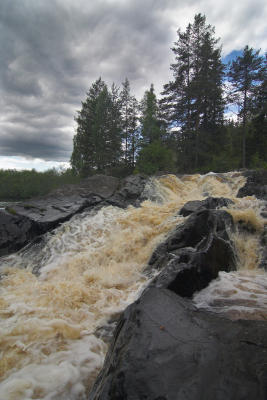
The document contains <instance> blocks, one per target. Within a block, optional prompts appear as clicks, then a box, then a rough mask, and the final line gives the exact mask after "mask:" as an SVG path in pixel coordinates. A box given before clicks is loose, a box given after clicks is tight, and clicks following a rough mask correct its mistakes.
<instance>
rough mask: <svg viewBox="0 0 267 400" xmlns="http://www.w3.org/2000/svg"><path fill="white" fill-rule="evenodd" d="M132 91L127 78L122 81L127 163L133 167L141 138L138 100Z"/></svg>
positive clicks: (122, 111) (124, 139) (123, 131)
mask: <svg viewBox="0 0 267 400" xmlns="http://www.w3.org/2000/svg"><path fill="white" fill-rule="evenodd" d="M130 92H131V90H130V83H129V80H128V79H127V78H126V79H125V81H124V82H123V83H122V91H121V93H120V102H121V119H122V138H123V147H124V160H125V164H126V165H127V166H130V167H132V168H133V167H134V165H135V158H136V153H137V147H138V146H137V144H138V139H139V131H138V102H137V100H136V98H135V97H134V96H132V95H131V93H130Z"/></svg>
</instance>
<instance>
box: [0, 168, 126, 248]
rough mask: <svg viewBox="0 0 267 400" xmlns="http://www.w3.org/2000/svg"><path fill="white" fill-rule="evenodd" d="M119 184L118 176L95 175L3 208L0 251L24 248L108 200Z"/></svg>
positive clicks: (0, 225) (0, 215)
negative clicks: (63, 223)
mask: <svg viewBox="0 0 267 400" xmlns="http://www.w3.org/2000/svg"><path fill="white" fill-rule="evenodd" d="M118 186H119V179H118V178H114V177H112V176H105V175H95V176H92V177H89V178H87V179H84V180H83V181H82V182H81V183H80V184H78V185H66V186H64V187H62V188H60V189H57V190H55V191H54V192H52V193H50V194H49V195H46V196H44V197H41V198H34V199H31V200H28V201H25V202H21V203H18V204H14V205H13V206H12V207H9V208H7V210H6V211H5V212H1V211H0V255H5V254H9V253H11V252H14V251H17V250H19V249H21V248H22V247H23V246H25V245H26V244H28V243H29V241H31V240H33V239H34V238H35V237H36V236H38V235H41V234H44V233H45V232H48V231H50V230H52V229H54V228H56V227H57V226H58V225H59V224H60V223H62V222H65V221H67V220H69V219H70V218H71V217H72V216H73V215H75V214H77V213H80V212H82V211H84V210H85V209H87V210H88V209H91V208H92V207H95V206H97V205H100V204H102V205H106V204H108V203H106V202H105V201H106V199H108V198H109V197H111V196H112V195H113V193H114V192H115V191H116V190H117V188H118ZM8 210H9V212H8ZM9 225H10V226H9Z"/></svg>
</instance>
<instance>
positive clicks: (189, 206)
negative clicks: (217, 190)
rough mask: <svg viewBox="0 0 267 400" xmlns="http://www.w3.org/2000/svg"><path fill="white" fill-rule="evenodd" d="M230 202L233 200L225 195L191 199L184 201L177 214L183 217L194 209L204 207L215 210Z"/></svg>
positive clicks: (202, 208)
mask: <svg viewBox="0 0 267 400" xmlns="http://www.w3.org/2000/svg"><path fill="white" fill-rule="evenodd" d="M230 204H234V202H233V201H232V200H230V199H227V198H225V197H208V198H207V199H205V200H192V201H188V202H187V203H185V205H184V206H183V207H182V208H181V210H180V212H179V214H180V215H182V216H183V217H187V216H188V215H190V214H192V213H194V212H196V211H201V210H205V209H208V210H215V209H217V208H221V207H228V206H229V205H230Z"/></svg>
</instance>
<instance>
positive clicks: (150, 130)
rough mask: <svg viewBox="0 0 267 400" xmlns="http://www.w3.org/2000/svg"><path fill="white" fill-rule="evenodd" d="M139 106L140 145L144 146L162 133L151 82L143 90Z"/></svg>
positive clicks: (157, 138) (159, 137)
mask: <svg viewBox="0 0 267 400" xmlns="http://www.w3.org/2000/svg"><path fill="white" fill-rule="evenodd" d="M140 108H141V117H140V123H141V136H142V145H143V146H144V145H146V144H151V143H152V142H154V141H156V140H160V139H161V136H162V134H163V132H162V129H161V121H160V119H159V107H158V101H157V98H156V95H155V92H154V86H153V84H151V86H150V89H149V90H147V91H146V92H145V95H144V97H143V99H142V101H141V107H140Z"/></svg>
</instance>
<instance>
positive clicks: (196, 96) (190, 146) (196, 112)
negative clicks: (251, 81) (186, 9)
mask: <svg viewBox="0 0 267 400" xmlns="http://www.w3.org/2000/svg"><path fill="white" fill-rule="evenodd" d="M177 34H178V40H177V42H175V44H174V47H173V48H172V51H173V52H174V55H175V63H173V64H171V70H172V71H173V77H174V79H173V81H171V82H169V83H168V84H167V85H165V86H164V91H163V93H162V95H163V98H162V100H161V108H162V110H163V112H164V111H165V117H166V119H167V120H169V123H170V125H171V126H172V127H173V125H176V126H177V127H179V131H178V133H177V143H178V146H179V150H180V155H181V157H182V158H183V157H184V158H186V160H184V162H183V164H186V165H187V166H188V165H190V164H191V166H192V164H193V165H194V167H195V168H197V167H198V166H199V165H200V164H201V162H200V160H199V156H200V155H201V152H202V153H205V151H207V150H205V146H206V143H205V142H206V141H207V142H210V141H211V140H214V139H213V138H212V137H210V138H208V140H206V139H207V135H211V134H212V132H215V131H216V130H215V128H216V126H218V125H221V124H222V123H223V109H224V101H223V96H222V79H223V75H224V68H223V64H222V62H221V48H220V47H218V45H217V44H218V39H216V38H215V37H214V28H213V27H212V26H211V25H207V24H206V18H205V16H203V15H201V14H197V15H196V16H195V18H194V22H193V24H189V25H188V26H187V28H186V30H185V32H182V31H181V30H178V32H177ZM192 153H194V158H192Z"/></svg>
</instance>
